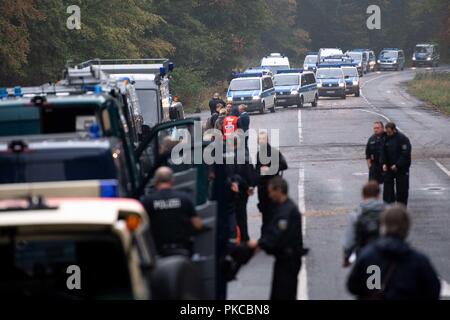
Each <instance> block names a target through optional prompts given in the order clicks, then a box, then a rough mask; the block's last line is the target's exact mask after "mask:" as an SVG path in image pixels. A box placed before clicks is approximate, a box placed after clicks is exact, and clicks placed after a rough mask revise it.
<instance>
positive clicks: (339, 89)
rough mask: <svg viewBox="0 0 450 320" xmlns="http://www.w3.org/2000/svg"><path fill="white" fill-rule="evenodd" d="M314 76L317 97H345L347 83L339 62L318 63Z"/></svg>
mask: <svg viewBox="0 0 450 320" xmlns="http://www.w3.org/2000/svg"><path fill="white" fill-rule="evenodd" d="M316 78H317V88H318V92H319V97H340V98H341V99H346V98H347V94H346V90H347V85H346V81H345V76H344V72H343V71H342V68H341V65H340V64H329V65H328V64H319V68H318V69H317V72H316Z"/></svg>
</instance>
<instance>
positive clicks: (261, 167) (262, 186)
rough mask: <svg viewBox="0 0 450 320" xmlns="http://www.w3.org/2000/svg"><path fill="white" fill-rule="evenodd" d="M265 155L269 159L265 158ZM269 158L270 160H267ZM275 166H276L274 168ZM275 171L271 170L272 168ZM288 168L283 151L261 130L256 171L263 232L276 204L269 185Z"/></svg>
mask: <svg viewBox="0 0 450 320" xmlns="http://www.w3.org/2000/svg"><path fill="white" fill-rule="evenodd" d="M264 155H265V156H266V157H267V159H264V158H265V157H264ZM266 160H268V161H266ZM272 167H274V168H272ZM271 168H272V170H273V171H274V172H270V169H271ZM287 169H288V164H287V162H286V159H285V158H284V156H283V155H282V153H281V152H280V151H279V150H278V149H276V148H273V147H272V146H271V145H270V143H269V137H268V135H267V133H266V132H261V133H260V134H259V136H258V153H257V155H256V173H257V177H258V178H257V185H258V205H257V207H258V209H259V211H260V212H261V214H262V226H261V233H263V232H264V229H265V228H266V226H267V225H269V223H270V222H271V220H272V217H273V214H272V211H273V210H272V208H273V206H274V204H273V202H272V200H270V198H269V193H268V185H269V182H270V180H272V178H273V177H276V176H278V175H281V174H282V173H283V171H285V170H287Z"/></svg>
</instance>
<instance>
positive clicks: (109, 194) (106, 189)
mask: <svg viewBox="0 0 450 320" xmlns="http://www.w3.org/2000/svg"><path fill="white" fill-rule="evenodd" d="M100 197H101V198H117V197H119V185H118V183H117V180H102V181H100Z"/></svg>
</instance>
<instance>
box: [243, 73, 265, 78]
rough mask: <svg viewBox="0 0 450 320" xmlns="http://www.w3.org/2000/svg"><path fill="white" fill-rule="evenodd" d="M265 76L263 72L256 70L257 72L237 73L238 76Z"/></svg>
mask: <svg viewBox="0 0 450 320" xmlns="http://www.w3.org/2000/svg"><path fill="white" fill-rule="evenodd" d="M262 76H264V74H263V73H262V72H255V73H252V72H250V73H238V74H237V75H236V78H261V77H262Z"/></svg>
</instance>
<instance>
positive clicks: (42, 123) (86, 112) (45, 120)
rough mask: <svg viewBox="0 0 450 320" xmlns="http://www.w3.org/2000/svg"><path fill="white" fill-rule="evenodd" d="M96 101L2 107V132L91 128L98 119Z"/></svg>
mask: <svg viewBox="0 0 450 320" xmlns="http://www.w3.org/2000/svg"><path fill="white" fill-rule="evenodd" d="M97 110H98V106H97V105H89V104H67V105H58V106H46V107H33V106H29V105H14V106H2V107H1V108H0V136H2V137H6V136H22V135H37V134H59V133H74V132H83V131H88V130H89V127H90V126H91V125H92V124H94V123H98V121H97V118H96V112H97Z"/></svg>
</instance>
